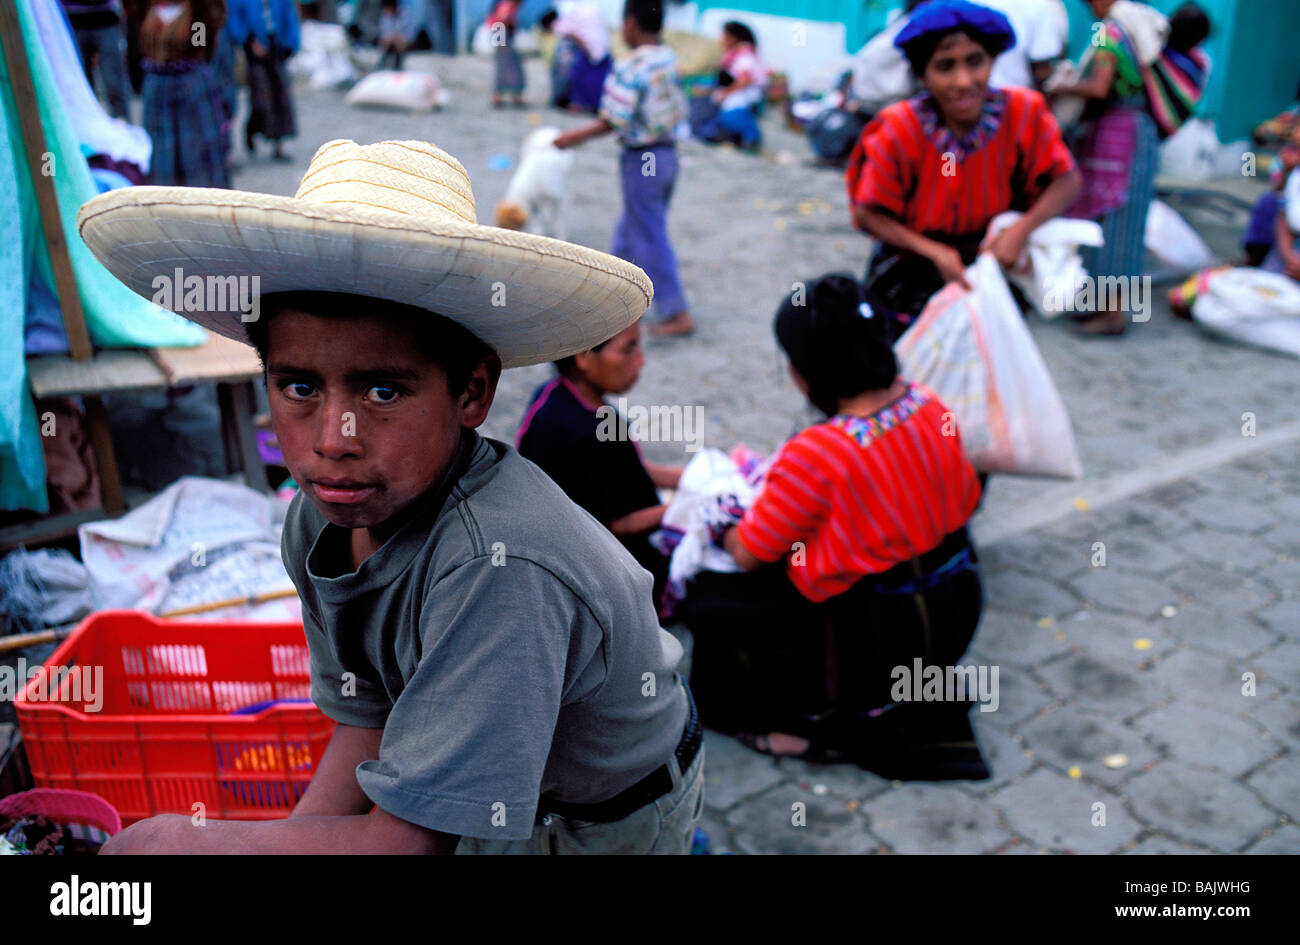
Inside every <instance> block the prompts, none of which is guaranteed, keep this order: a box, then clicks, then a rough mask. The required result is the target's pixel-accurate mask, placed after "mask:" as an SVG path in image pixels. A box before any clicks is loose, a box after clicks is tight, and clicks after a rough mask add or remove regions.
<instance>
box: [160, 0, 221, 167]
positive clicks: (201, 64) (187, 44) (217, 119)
mask: <svg viewBox="0 0 1300 945" xmlns="http://www.w3.org/2000/svg"><path fill="white" fill-rule="evenodd" d="M225 21H226V5H225V3H224V2H223V0H187V2H175V0H154V2H153V3H152V4H151V5H150V7H149V11H148V13H146V14H145V18H144V21H143V22H142V23H141V24H140V54H141V56H142V60H141V62H142V66H143V68H144V73H145V76H144V84H143V86H142V88H141V92H140V102H141V110H142V117H143V121H142V122H141V124H142V125H143V126H144V130H145V131H147V132H148V133H149V137H150V138H151V139H152V141H153V155H152V157H151V159H150V168H149V176H150V183H152V184H155V185H159V186H166V185H172V184H178V185H183V186H187V187H229V186H230V173H229V171H228V170H227V168H226V155H227V153H228V152H229V150H230V143H229V137H228V135H227V134H225V133H224V132H223V130H222V129H223V127H225V124H226V120H225V115H226V106H225V102H224V101H223V99H222V97H221V89H220V87H219V85H218V81H217V75H216V71H215V70H214V69H213V67H212V62H211V58H212V54H213V52H214V51H215V50H216V46H217V42H218V39H217V37H218V35H219V34H220V32H221V28H222V26H223V25H224V24H225ZM198 24H202V25H203V34H204V35H206V36H208V37H210V38H211V42H209V43H206V44H200V45H195V43H194V41H193V38H194V36H195V35H197V34H196V32H195V29H194V28H195V27H196V26H197V25H198Z"/></svg>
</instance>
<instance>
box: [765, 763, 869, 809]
mask: <svg viewBox="0 0 1300 945" xmlns="http://www.w3.org/2000/svg"><path fill="white" fill-rule="evenodd" d="M777 770H778V771H780V773H781V774H782V775H783V776H784V777H786V778H787V779H789V780H790V781H791V782H792V783H793V784H796V785H798V786H799V787H801V788H804V789H806V790H811V791H812V792H813V793H814V794H818V793H821V791H820V789H821V788H825V790H826V791H827V792H829V793H831V794H834V795H835V796H836V797H839V798H840V799H841V800H845V801H866V800H867V799H869V798H872V797H875V796H876V795H877V794H880V793H882V792H884V791H887V790H889V782H888V781H886V780H885V779H884V778H882V777H881V776H880V775H878V774H875V773H874V772H871V771H864V770H863V769H862V768H859V767H858V766H857V765H855V764H847V763H846V764H834V765H815V764H809V763H808V762H806V761H801V760H799V759H798V758H782V759H780V760H779V761H778V762H777Z"/></svg>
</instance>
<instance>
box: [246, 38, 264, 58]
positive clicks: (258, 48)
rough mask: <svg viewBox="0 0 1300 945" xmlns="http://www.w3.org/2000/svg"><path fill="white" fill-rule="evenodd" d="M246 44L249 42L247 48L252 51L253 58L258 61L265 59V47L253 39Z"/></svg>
mask: <svg viewBox="0 0 1300 945" xmlns="http://www.w3.org/2000/svg"><path fill="white" fill-rule="evenodd" d="M248 42H249V47H250V48H251V49H252V50H253V55H254V56H256V57H257V58H258V59H265V58H266V47H265V46H263V45H262V44H261V43H259V42H258V41H257V40H255V39H250V40H249V41H248Z"/></svg>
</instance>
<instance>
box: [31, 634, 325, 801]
mask: <svg viewBox="0 0 1300 945" xmlns="http://www.w3.org/2000/svg"><path fill="white" fill-rule="evenodd" d="M59 667H76V668H77V671H78V672H79V673H82V674H87V673H89V674H90V675H89V677H87V676H85V675H83V676H81V677H76V676H75V675H74V674H71V673H69V672H67V671H65V670H62V669H58V668H59ZM97 667H102V670H103V672H102V679H103V682H102V686H101V688H102V689H103V693H102V695H101V696H99V698H101V699H102V704H101V705H100V707H99V710H98V711H95V712H90V711H86V710H87V707H88V706H93V702H94V700H93V698H88V696H94V695H95V694H94V693H92V692H87V691H84V690H85V689H86V688H88V687H84V686H82V685H81V683H82V682H83V680H86V679H87V678H89V679H90V680H92V681H93V679H94V674H95V673H96V672H97ZM44 671H45V673H50V674H51V675H50V676H49V677H47V678H42V677H41V676H38V677H36V678H34V679H33V680H32V681H31V682H30V683H29V684H28V685H27V686H26V687H24V690H23V692H22V693H21V694H20V695H19V696H18V698H17V699H16V700H15V704H14V708H15V709H16V710H17V713H18V724H19V726H20V727H21V729H22V733H23V741H24V744H25V745H26V747H27V755H28V760H29V763H30V765H31V770H32V777H33V778H34V779H35V782H36V784H37V786H38V787H49V788H68V789H74V790H80V791H90V792H92V793H94V794H98V795H100V796H101V797H103V798H104V799H105V800H106V801H108V802H109V803H110V804H112V805H113V807H115V808H116V809H117V811H118V813H119V814H120V815H121V817H122V822H123V823H124V824H131V823H134V822H135V821H137V820H140V819H141V818H144V817H150V816H152V815H154V814H161V813H181V814H192V813H193V812H194V811H195V808H194V804H196V803H202V804H203V805H204V808H203V812H204V815H205V816H207V817H211V818H217V819H230V820H273V819H276V818H280V817H287V816H288V815H289V812H290V811H291V810H292V809H293V806H294V804H296V803H297V802H298V799H299V798H300V797H302V794H303V792H304V791H305V790H306V788H307V784H308V782H310V781H311V777H312V773H313V772H314V771H315V770H316V765H317V763H318V762H319V761H320V758H321V755H322V754H323V753H324V751H325V746H326V745H327V744H329V740H330V736H331V735H333V733H334V722H333V721H331V720H330V719H328V718H326V717H325V716H324V715H323V714H322V713H321V711H320V710H319V709H317V708H316V706H315V705H314V704H311V703H310V702H307V703H304V704H301V705H279V706H272V707H270V708H267V709H264V710H262V711H259V712H257V713H255V714H249V715H232V714H231V713H233V712H235V711H237V710H240V709H245V708H247V707H249V706H253V705H257V704H259V703H263V702H270V701H274V700H281V699H309V698H310V690H311V679H310V671H309V663H308V654H307V641H306V638H305V636H304V635H303V629H302V625H301V624H297V623H255V622H251V621H241V622H231V623H223V622H221V621H213V620H159V619H158V618H157V617H154V616H153V615H152V614H146V613H141V612H138V611H133V610H107V611H101V612H100V613H97V614H92V615H91V616H90V617H87V618H86V619H85V621H83V622H82V624H81V626H79V627H78V628H77V629H76V630H75V631H74V632H73V633H72V635H71V636H69V637H68V639H67V640H66V641H64V643H63V645H62V646H60V647H59V648H58V649H57V650H55V651H54V653H53V654H52V655H51V656H50V658H49V659H48V660H47V661H46V662H45V666H44ZM49 680H61V681H60V685H58V687H57V689H58V691H57V692H56V693H54V695H55V696H56V697H57V698H56V699H54V700H52V701H41V700H42V698H43V696H44V695H45V694H48V691H49V689H50V688H53V687H52V685H51V683H50V681H49ZM74 683H76V685H74Z"/></svg>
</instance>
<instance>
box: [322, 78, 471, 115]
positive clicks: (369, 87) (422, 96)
mask: <svg viewBox="0 0 1300 945" xmlns="http://www.w3.org/2000/svg"><path fill="white" fill-rule="evenodd" d="M446 99H447V96H446V94H445V93H444V92H443V90H442V89H441V88H440V87H439V86H438V80H437V78H436V77H435V76H433V75H431V74H430V73H428V72H392V71H382V72H372V73H370V75H368V76H366V77H365V78H364V79H362V80H361V81H360V82H358V83H357V84H356V85H354V86H353V87H352V90H351V91H350V92H348V94H347V95H345V96H344V97H343V102H344V104H346V105H370V106H374V107H378V108H405V109H409V110H410V111H413V112H427V111H431V110H433V109H434V108H437V107H439V106H441V105H443V104H445V102H446Z"/></svg>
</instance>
